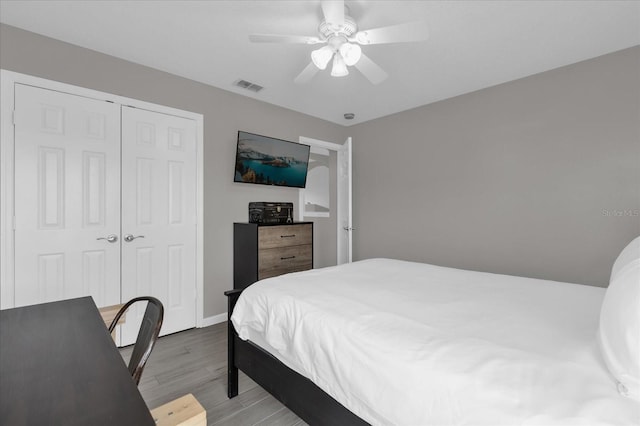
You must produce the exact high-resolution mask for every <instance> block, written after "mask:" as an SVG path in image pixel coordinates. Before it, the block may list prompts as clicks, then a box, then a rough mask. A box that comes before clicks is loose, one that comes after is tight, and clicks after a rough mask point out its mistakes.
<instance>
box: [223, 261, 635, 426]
mask: <svg viewBox="0 0 640 426" xmlns="http://www.w3.org/2000/svg"><path fill="white" fill-rule="evenodd" d="M227 293H228V294H227V295H228V296H229V315H230V321H229V389H228V390H229V396H230V397H233V396H235V395H237V392H238V383H237V380H238V379H237V369H238V368H239V369H241V370H242V371H244V372H245V373H247V374H248V375H249V376H250V377H252V378H253V379H254V380H255V381H256V382H257V383H258V384H260V385H261V386H263V387H264V388H265V389H267V390H268V391H269V392H271V393H272V394H274V396H276V397H277V398H278V399H280V400H281V401H282V402H283V403H284V404H285V405H287V406H289V407H290V408H291V409H292V410H293V411H294V412H296V413H297V414H298V415H299V416H300V417H302V418H303V419H304V420H305V421H307V422H308V423H310V424H312V425H320V424H327V425H348V424H367V423H368V424H374V425H391V424H393V425H467V424H469V425H471V424H473V425H481V424H484V425H513V424H523V425H551V424H558V425H560V424H561V425H568V424H569V425H570V424H584V425H587V424H588V425H594V424H620V425H629V424H640V403H639V402H638V401H637V400H635V399H633V398H629V397H625V396H624V395H621V393H620V392H619V389H618V388H617V384H616V381H615V380H614V379H612V376H611V374H610V372H609V370H608V368H607V363H606V362H605V360H603V357H602V355H601V352H602V351H601V348H600V347H599V342H598V338H597V330H598V327H599V321H600V309H601V306H602V304H603V298H604V296H605V289H603V288H598V287H589V286H583V285H578V284H569V283H560V282H552V281H544V280H537V279H530V278H523V277H514V276H507V275H497V274H489V273H481V272H473V271H466V270H459V269H453V268H444V267H439V266H434V265H428V264H421V263H414V262H405V261H399V260H391V259H369V260H364V261H359V262H354V263H351V264H347V265H341V266H336V267H330V268H323V269H316V270H311V271H305V272H300V273H294V274H287V275H284V276H280V277H275V278H270V279H267V280H263V281H259V282H257V283H255V284H253V285H251V286H250V287H248V288H247V289H245V290H244V291H242V292H240V291H238V290H235V291H231V292H227ZM240 293H242V294H241V295H240ZM618 385H619V383H618Z"/></svg>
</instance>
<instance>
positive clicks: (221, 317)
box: [201, 312, 227, 327]
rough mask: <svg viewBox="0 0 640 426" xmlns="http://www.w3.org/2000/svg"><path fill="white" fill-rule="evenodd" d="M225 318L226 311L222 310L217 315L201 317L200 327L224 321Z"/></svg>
mask: <svg viewBox="0 0 640 426" xmlns="http://www.w3.org/2000/svg"><path fill="white" fill-rule="evenodd" d="M226 320H227V313H226V312H223V313H221V314H218V315H214V316H212V317H207V318H203V319H202V326H201V327H209V326H210V325H216V324H220V323H221V322H225V321H226Z"/></svg>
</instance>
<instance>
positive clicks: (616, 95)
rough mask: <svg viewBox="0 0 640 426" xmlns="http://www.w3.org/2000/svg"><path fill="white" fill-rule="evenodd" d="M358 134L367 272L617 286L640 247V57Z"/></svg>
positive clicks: (450, 104)
mask: <svg viewBox="0 0 640 426" xmlns="http://www.w3.org/2000/svg"><path fill="white" fill-rule="evenodd" d="M425 84H428V81H427V82H426V83H425ZM349 130H350V133H351V135H352V136H353V138H354V156H353V157H354V205H355V212H354V213H355V215H354V227H355V228H356V231H355V233H354V250H355V252H354V255H355V258H356V259H364V258H370V257H379V256H380V257H382V256H384V257H393V258H401V259H411V260H418V261H424V262H429V263H434V264H438V265H444V266H453V267H458V268H465V269H475V270H481V271H489V272H497V273H505V274H512V275H523V276H528V277H535V278H544V279H552V280H558V281H568V282H577V283H584V284H590V285H598V286H606V285H607V284H608V277H609V272H610V270H611V266H612V264H613V261H614V260H615V257H616V256H617V254H618V253H619V252H620V250H621V249H622V248H623V247H624V246H625V245H626V244H627V243H628V242H629V241H631V240H632V239H633V238H634V237H636V236H638V235H640V216H639V215H640V47H634V48H631V49H626V50H623V51H620V52H616V53H612V54H609V55H605V56H602V57H599V58H595V59H592V60H589V61H585V62H581V63H578V64H574V65H570V66H567V67H563V68H559V69H556V70H552V71H549V72H545V73H542V74H538V75H534V76H531V77H528V78H524V79H521V80H516V81H513V82H509V83H506V84H502V85H499V86H495V87H492V88H488V89H485V90H481V91H478V92H474V93H470V94H467V95H463V96H460V97H456V98H452V99H449V100H445V101H442V102H438V103H435V104H431V105H428V106H423V107H420V108H416V109H413V110H409V111H405V112H402V113H399V114H396V115H393V116H389V117H386V118H382V119H378V120H374V121H371V122H367V123H363V124H360V125H357V126H354V127H352V128H350V129H349Z"/></svg>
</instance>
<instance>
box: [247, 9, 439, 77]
mask: <svg viewBox="0 0 640 426" xmlns="http://www.w3.org/2000/svg"><path fill="white" fill-rule="evenodd" d="M321 6H322V13H323V15H324V20H323V21H322V22H320V25H319V26H318V35H317V36H296V35H280V34H251V35H250V36H249V40H250V41H252V42H254V43H298V44H324V45H325V46H323V47H321V48H319V49H317V50H314V51H313V52H311V63H309V65H307V66H306V68H305V69H304V70H302V72H301V73H300V74H298V76H297V77H296V78H295V80H294V81H295V82H296V83H298V84H303V83H306V82H308V81H309V80H311V79H312V78H313V77H314V76H315V75H316V73H317V72H318V71H319V70H324V69H326V68H327V65H328V64H329V61H331V59H332V58H333V65H332V69H331V75H332V76H333V77H343V76H346V75H348V74H349V69H348V67H350V66H355V67H356V68H357V69H358V70H359V71H360V72H361V73H362V74H363V75H364V76H365V77H366V78H367V79H368V80H369V81H370V82H371V83H373V84H379V83H381V82H382V81H384V80H385V79H386V78H387V77H388V74H387V73H386V72H385V71H384V70H383V69H382V68H380V66H378V65H377V64H376V63H375V62H373V61H372V60H371V59H370V58H369V57H368V56H367V55H365V54H364V53H362V48H361V47H360V45H362V46H367V45H370V44H383V43H403V42H412V41H424V40H426V39H427V37H428V32H427V26H426V24H425V23H424V22H409V23H405V24H399V25H391V26H388V27H380V28H374V29H371V30H364V31H358V24H357V23H356V21H355V20H354V19H353V18H352V17H351V16H349V9H348V7H347V6H346V5H345V4H344V0H323V1H322V2H321Z"/></svg>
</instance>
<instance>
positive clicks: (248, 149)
mask: <svg viewBox="0 0 640 426" xmlns="http://www.w3.org/2000/svg"><path fill="white" fill-rule="evenodd" d="M309 150H310V148H309V146H308V145H303V144H299V143H295V142H288V141H284V140H281V139H274V138H270V137H267V136H260V135H255V134H253V133H247V132H238V149H237V151H236V168H235V177H234V181H235V182H245V183H258V184H264V185H278V186H292V187H297V188H304V187H305V184H306V180H307V167H308V164H309Z"/></svg>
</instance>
